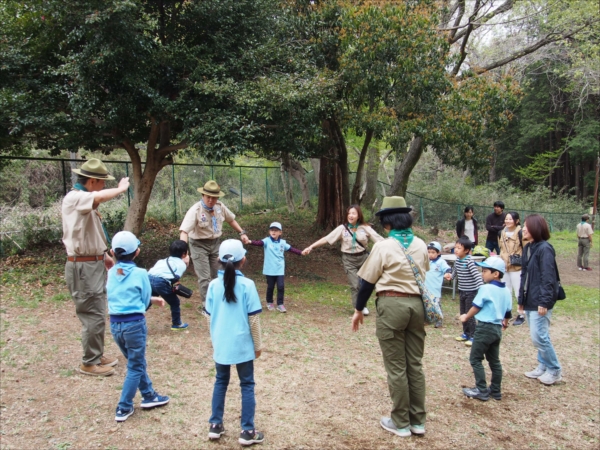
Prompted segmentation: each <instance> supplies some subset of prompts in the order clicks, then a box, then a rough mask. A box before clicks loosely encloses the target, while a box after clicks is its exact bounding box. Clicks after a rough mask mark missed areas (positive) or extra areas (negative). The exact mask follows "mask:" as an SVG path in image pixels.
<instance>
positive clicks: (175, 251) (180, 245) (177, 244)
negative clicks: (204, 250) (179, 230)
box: [169, 239, 188, 258]
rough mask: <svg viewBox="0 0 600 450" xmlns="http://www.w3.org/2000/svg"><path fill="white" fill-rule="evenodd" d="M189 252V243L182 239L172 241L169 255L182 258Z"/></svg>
mask: <svg viewBox="0 0 600 450" xmlns="http://www.w3.org/2000/svg"><path fill="white" fill-rule="evenodd" d="M187 252H188V243H187V242H185V241H182V240H181V239H177V240H175V241H173V242H171V245H170V246H169V256H172V257H173V258H181V257H182V256H183V254H184V253H187Z"/></svg>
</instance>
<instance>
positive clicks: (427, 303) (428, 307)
mask: <svg viewBox="0 0 600 450" xmlns="http://www.w3.org/2000/svg"><path fill="white" fill-rule="evenodd" d="M390 239H394V238H390ZM394 242H396V243H397V244H398V245H399V246H400V249H401V250H402V253H404V256H406V259H407V260H408V262H409V263H410V267H411V268H412V271H413V274H414V276H415V280H417V285H418V286H419V291H420V292H421V299H422V300H423V310H424V311H425V322H426V323H430V324H436V323H438V322H441V321H442V320H443V319H444V315H443V314H442V307H441V306H440V299H439V298H437V297H436V296H435V295H433V294H432V293H431V292H430V291H429V289H427V287H426V286H425V280H424V279H423V277H422V276H421V273H420V272H419V269H418V268H417V265H416V264H415V260H414V259H412V256H410V255H409V254H408V253H407V252H406V250H405V249H404V246H403V245H402V244H401V243H400V242H398V241H397V240H396V239H394Z"/></svg>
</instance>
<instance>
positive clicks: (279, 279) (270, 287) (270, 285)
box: [266, 275, 285, 305]
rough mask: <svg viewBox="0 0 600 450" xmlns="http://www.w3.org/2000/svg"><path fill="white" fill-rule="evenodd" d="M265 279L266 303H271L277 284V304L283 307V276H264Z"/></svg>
mask: <svg viewBox="0 0 600 450" xmlns="http://www.w3.org/2000/svg"><path fill="white" fill-rule="evenodd" d="M266 277H267V303H273V292H274V291H275V284H277V304H278V305H283V293H284V291H285V284H284V281H283V279H284V276H283V275H266Z"/></svg>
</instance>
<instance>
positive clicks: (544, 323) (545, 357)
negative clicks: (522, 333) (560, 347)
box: [525, 309, 561, 372]
mask: <svg viewBox="0 0 600 450" xmlns="http://www.w3.org/2000/svg"><path fill="white" fill-rule="evenodd" d="M525 315H526V316H527V323H528V324H529V332H530V334H531V342H532V343H533V346H534V347H535V348H537V349H538V355H537V359H538V362H539V363H540V364H543V365H544V366H546V369H548V370H551V371H552V372H556V371H559V370H561V366H560V363H559V362H558V357H557V356H556V352H555V351H554V346H553V345H552V342H551V341H550V334H549V330H550V319H551V318H552V310H551V309H549V310H548V312H547V313H546V315H545V316H540V314H539V313H538V312H537V311H525Z"/></svg>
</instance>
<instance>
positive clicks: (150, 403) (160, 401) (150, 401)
mask: <svg viewBox="0 0 600 450" xmlns="http://www.w3.org/2000/svg"><path fill="white" fill-rule="evenodd" d="M169 400H171V399H170V398H169V397H167V396H166V395H159V394H158V393H156V392H155V393H154V397H149V398H145V399H143V400H142V403H141V404H140V406H141V407H142V408H155V407H157V406H162V405H166V404H167V403H169Z"/></svg>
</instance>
